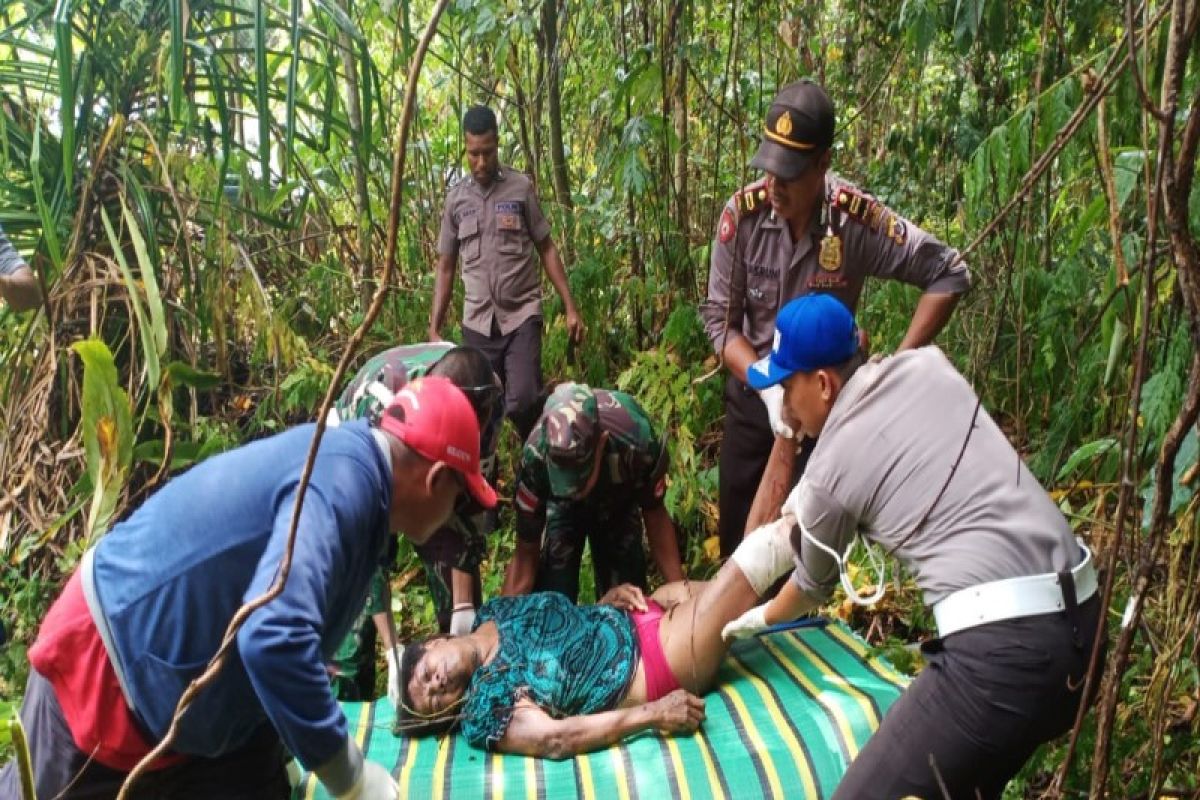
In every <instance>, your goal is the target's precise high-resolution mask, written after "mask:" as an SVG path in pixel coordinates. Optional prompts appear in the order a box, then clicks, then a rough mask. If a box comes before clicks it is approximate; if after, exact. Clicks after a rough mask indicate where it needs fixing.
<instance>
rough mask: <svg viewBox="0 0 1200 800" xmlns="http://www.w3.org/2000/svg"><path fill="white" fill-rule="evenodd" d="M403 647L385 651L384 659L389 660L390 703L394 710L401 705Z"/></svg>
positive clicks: (397, 646)
mask: <svg viewBox="0 0 1200 800" xmlns="http://www.w3.org/2000/svg"><path fill="white" fill-rule="evenodd" d="M403 650H404V647H403V645H396V646H395V647H389V648H387V649H386V650H384V651H383V654H384V657H385V658H386V659H387V667H388V690H387V692H388V695H387V696H388V702H389V703H391V704H392V707H393V708H397V707H399V705H400V663H399V661H400V656H399V654H400V653H401V652H403Z"/></svg>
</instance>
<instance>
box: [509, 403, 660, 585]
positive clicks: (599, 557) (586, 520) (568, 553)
mask: <svg viewBox="0 0 1200 800" xmlns="http://www.w3.org/2000/svg"><path fill="white" fill-rule="evenodd" d="M601 432H607V433H608V441H607V443H606V444H605V451H604V454H603V456H602V459H603V460H602V463H601V467H600V474H599V477H598V478H597V480H596V485H595V487H594V488H593V489H592V491H591V492H590V493H589V494H588V495H587V496H586V497H583V498H580V497H579V494H580V492H581V491H582V490H583V489H584V488H585V486H586V484H587V480H588V478H589V477H590V475H591V471H592V465H593V463H594V458H595V444H596V441H597V439H598V437H599V435H600V433H601ZM668 464H669V456H668V454H667V448H666V446H665V443H664V442H663V441H662V440H661V439H660V438H659V436H658V434H657V433H656V432H655V430H654V427H653V425H652V424H651V422H650V419H649V417H648V416H647V415H646V412H645V411H644V410H643V409H642V407H641V406H640V405H638V403H637V401H636V400H634V399H633V398H632V397H630V396H629V395H627V394H625V393H624V392H617V391H610V390H606V389H591V388H589V387H588V386H585V385H584V384H578V383H567V384H562V385H560V386H559V387H558V388H557V389H555V391H554V392H553V393H552V394H551V395H550V397H549V399H547V401H546V405H545V408H544V410H543V411H542V415H541V417H540V418H539V419H538V421H537V424H536V425H535V426H534V428H533V431H532V432H531V433H530V434H529V438H528V439H527V440H526V442H525V447H524V449H523V451H522V454H521V466H520V469H519V471H518V473H517V483H516V497H515V504H516V510H517V536H518V537H520V538H521V539H522V540H523V541H526V542H529V541H535V540H538V539H539V538H540V539H541V542H542V547H541V560H540V563H539V565H538V573H537V580H536V583H535V585H534V588H535V591H547V590H554V591H559V592H562V593H563V594H565V595H567V596H568V597H570V598H571V599H572V600H576V599H577V598H578V595H579V566H580V561H581V559H582V556H583V543H584V539H585V538H586V539H587V540H588V541H589V542H591V550H592V565H593V570H594V572H595V578H596V593H597V595H600V594H601V593H603V592H604V591H606V590H607V589H609V588H610V587H612V586H614V585H617V584H620V583H633V584H636V585H638V586H640V587H642V588H643V589H644V588H647V585H646V552H645V549H644V547H643V545H642V519H641V513H640V512H642V511H644V510H648V509H654V508H657V507H660V506H661V505H662V502H663V495H664V493H665V491H666V478H665V476H666V472H667V467H668Z"/></svg>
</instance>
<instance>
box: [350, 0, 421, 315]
mask: <svg viewBox="0 0 1200 800" xmlns="http://www.w3.org/2000/svg"><path fill="white" fill-rule="evenodd" d="M342 10H343V11H345V12H346V15H347V16H350V12H351V8H350V3H349V0H345V2H344V3H343V6H342ZM338 44H339V45H340V48H341V51H342V71H343V72H345V73H346V117H347V119H348V121H349V123H350V148H351V150H352V151H353V153H354V162H353V167H354V195H355V205H356V208H355V212H356V216H357V217H358V220H357V223H358V247H357V249H358V254H357V257H358V268H359V273H358V295H359V302H360V303H361V304H362V309H363V310H364V311H366V309H367V306H368V305H370V303H371V295H372V294H374V286H373V283H374V281H373V275H374V269H373V268H372V263H373V260H372V258H371V193H370V191H369V190H368V189H367V165H366V158H367V154H366V153H364V152H363V146H362V137H363V123H362V106H361V105H360V98H361V95H360V94H359V83H358V65H357V62H356V59H355V57H354V41H353V40H352V39H351V38H350V35H349V34H347V33H346V32H345V31H341V32H340V33H339V34H338ZM406 90H407V87H406Z"/></svg>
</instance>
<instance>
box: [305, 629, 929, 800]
mask: <svg viewBox="0 0 1200 800" xmlns="http://www.w3.org/2000/svg"><path fill="white" fill-rule="evenodd" d="M905 684H906V679H905V678H904V677H903V676H902V675H900V674H899V673H897V672H896V671H895V669H893V668H892V666H891V665H890V664H888V663H887V662H886V661H884V660H882V659H879V658H874V659H869V658H868V651H867V646H866V644H865V643H864V642H863V641H862V640H861V639H859V638H858V637H857V636H855V635H854V634H853V633H852V632H851V631H850V630H849V629H848V628H846V627H845V626H844V625H842V624H841V623H830V624H829V625H827V626H808V627H800V628H793V629H791V630H786V631H780V632H776V633H771V634H768V635H764V636H761V637H759V638H757V639H751V640H746V641H742V642H738V643H736V644H735V645H734V647H733V649H732V650H731V652H730V654H729V657H728V658H727V659H726V661H725V665H724V666H723V667H722V672H721V674H720V677H719V686H720V689H719V690H718V691H715V692H712V693H710V694H709V695H708V697H707V708H706V711H707V716H708V718H707V721H706V722H705V723H704V725H703V726H702V727H701V729H700V731H699V732H698V733H696V734H695V735H693V736H679V737H664V736H659V735H657V734H649V733H647V734H642V735H640V736H635V737H631V738H628V739H626V740H625V741H624V742H622V743H621V744H620V745H617V746H614V747H610V748H609V749H607V750H600V751H597V752H594V753H589V754H587V755H583V756H578V757H576V758H574V759H570V760H567V761H546V760H540V759H535V758H526V757H523V756H509V755H503V756H502V755H496V754H494V753H487V752H484V751H482V750H477V749H475V748H473V747H471V746H470V745H468V744H467V743H466V741H465V740H464V739H462V738H461V737H460V736H442V737H436V738H420V739H408V738H397V737H395V736H393V735H392V733H391V727H392V718H393V710H392V708H391V706H390V704H389V703H388V702H387V701H386V700H384V701H381V702H376V703H346V704H345V706H344V708H345V711H346V716H347V718H348V719H349V720H350V726H351V728H352V730H354V731H355V735H356V736H357V740H358V743H359V745H360V746H361V747H362V748H363V751H364V752H365V753H366V754H367V757H368V758H370V759H371V760H373V761H378V762H379V763H381V764H383V765H385V766H387V767H389V768H390V769H391V770H392V773H393V774H394V775H395V776H396V777H397V779H398V780H399V782H400V786H401V795H400V796H401V797H411V798H426V797H428V798H486V799H487V800H524V799H525V798H528V799H529V800H552V799H557V798H564V799H565V798H572V799H574V798H578V799H579V800H594V799H597V798H603V800H638V799H639V798H640V799H641V800H646V799H647V798H653V799H657V798H663V797H675V798H684V800H705V799H706V798H719V799H720V800H747V799H749V798H757V797H761V798H774V797H784V796H787V797H806V798H820V797H828V796H830V795H831V794H833V790H834V787H835V786H837V783H838V781H839V780H840V779H841V776H842V774H843V773H844V772H845V771H846V766H847V765H848V764H849V763H850V761H851V760H852V759H853V758H854V757H855V755H857V754H858V751H859V750H860V749H861V748H862V746H863V744H864V743H865V742H866V740H867V737H869V736H870V735H871V733H872V732H873V731H874V730H875V729H876V728H878V727H879V721H880V720H881V719H882V717H883V714H884V712H885V711H887V709H888V707H889V706H891V704H892V703H893V702H895V701H896V698H897V697H899V695H900V692H901V691H902V690H903V688H904V686H905ZM295 797H296V798H326V797H328V795H327V794H326V792H325V791H324V789H323V788H321V786H320V784H319V783H317V781H316V780H315V779H314V778H313V777H312V776H311V775H306V776H305V777H304V780H303V781H302V783H301V784H300V786H299V787H298V788H297V790H296V795H295Z"/></svg>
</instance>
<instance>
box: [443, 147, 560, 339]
mask: <svg viewBox="0 0 1200 800" xmlns="http://www.w3.org/2000/svg"><path fill="white" fill-rule="evenodd" d="M549 235H550V223H549V222H548V221H547V220H546V217H545V215H544V214H543V213H542V207H541V205H539V203H538V199H537V194H536V192H535V191H534V188H533V181H531V180H530V179H529V178H528V176H526V175H524V174H522V173H520V172H516V171H515V170H511V169H509V168H508V167H505V166H501V167H500V169H499V170H498V172H497V174H496V177H495V178H494V179H493V180H492V182H491V183H490V184H489V185H488V186H487V187H483V186H480V185H479V184H478V183H477V182H476V181H475V179H474V178H471V177H467V178H466V179H464V180H463V181H461V182H460V183H458V184H456V185H455V186H454V187H453V188H452V189H451V190H450V192H449V194H448V195H447V196H446V207H445V209H444V210H443V212H442V226H441V231H440V232H439V234H438V253H439V254H441V255H449V256H458V257H459V258H460V259H461V260H462V275H463V289H464V295H465V299H464V303H463V317H462V324H463V326H464V327H466V328H470V329H471V330H473V331H475V332H477V333H480V334H483V335H484V336H488V335H490V334H491V332H492V322H493V321H495V323H496V326H497V327H498V328H499V329H500V333H501V334H509V333H512V332H513V331H514V330H516V329H517V327H518V326H520V324H521V323H522V322H524V321H525V320H527V319H529V318H530V317H533V316H536V315H539V314H541V313H542V281H541V272H540V270H539V268H538V255H537V252H536V248H535V245H536V244H538V243H540V242H541V241H543V240H544V239H545V238H546V237H547V236H549Z"/></svg>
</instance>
